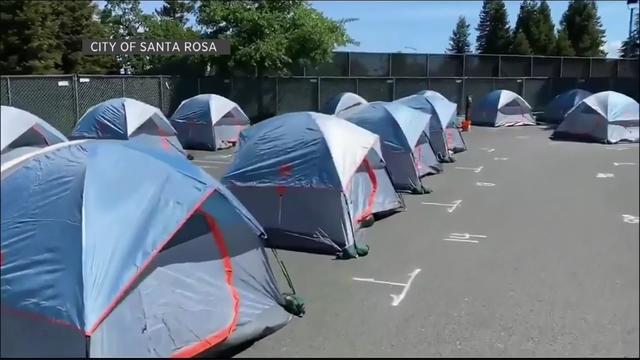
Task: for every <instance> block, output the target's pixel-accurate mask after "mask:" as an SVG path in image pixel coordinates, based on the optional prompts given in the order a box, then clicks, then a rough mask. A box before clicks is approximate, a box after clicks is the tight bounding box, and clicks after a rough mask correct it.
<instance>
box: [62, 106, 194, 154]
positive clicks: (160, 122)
mask: <svg viewBox="0 0 640 360" xmlns="http://www.w3.org/2000/svg"><path fill="white" fill-rule="evenodd" d="M69 139H72V140H76V139H118V140H134V141H137V142H143V143H145V144H147V145H148V146H152V147H161V148H164V149H165V150H167V151H173V152H178V153H180V154H185V151H184V149H183V148H182V145H181V144H180V141H178V137H177V133H176V130H175V129H174V128H173V126H171V123H169V120H167V118H166V117H165V116H164V114H163V113H162V111H161V110H160V109H158V108H157V107H155V106H151V105H149V104H145V103H143V102H142V101H138V100H135V99H130V98H116V99H110V100H107V101H103V102H101V103H99V104H97V105H94V106H92V107H91V108H89V110H87V111H86V112H85V113H84V115H82V117H81V118H80V119H79V120H78V123H77V124H76V127H75V128H74V129H73V131H72V132H71V135H70V136H69Z"/></svg>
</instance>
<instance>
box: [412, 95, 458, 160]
mask: <svg viewBox="0 0 640 360" xmlns="http://www.w3.org/2000/svg"><path fill="white" fill-rule="evenodd" d="M417 95H422V96H424V97H425V98H426V99H427V100H428V101H429V102H430V103H431V105H432V106H433V109H434V110H435V115H436V116H437V117H438V120H440V121H441V123H442V126H443V128H444V131H445V135H446V138H447V147H448V148H449V150H451V151H452V152H453V153H454V154H455V153H459V152H463V151H465V150H467V144H466V143H465V141H464V138H463V137H462V133H461V132H460V129H458V104H456V103H454V102H452V101H449V99H447V98H446V97H444V96H443V95H442V94H440V93H439V92H437V91H433V90H423V91H420V92H418V94H417ZM425 109H428V108H425ZM442 119H445V121H444V122H443V120H442ZM445 122H446V124H445Z"/></svg>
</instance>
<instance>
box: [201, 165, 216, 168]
mask: <svg viewBox="0 0 640 360" xmlns="http://www.w3.org/2000/svg"><path fill="white" fill-rule="evenodd" d="M199 166H200V167H201V168H205V169H217V168H218V167H217V166H213V165H199Z"/></svg>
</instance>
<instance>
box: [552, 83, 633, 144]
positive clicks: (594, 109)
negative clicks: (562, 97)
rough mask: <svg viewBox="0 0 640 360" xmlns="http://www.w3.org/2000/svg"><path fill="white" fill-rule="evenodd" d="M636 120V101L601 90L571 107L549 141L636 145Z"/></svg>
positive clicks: (613, 92)
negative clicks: (633, 143)
mask: <svg viewBox="0 0 640 360" xmlns="http://www.w3.org/2000/svg"><path fill="white" fill-rule="evenodd" d="M638 119H639V116H638V102H637V101H635V100H634V99H632V98H630V97H628V96H626V95H623V94H620V93H617V92H615V91H603V92H599V93H597V94H593V95H591V96H589V97H587V98H586V99H584V100H582V101H581V102H580V103H578V104H577V105H576V106H574V107H573V108H572V109H571V110H570V111H569V112H568V113H567V115H566V116H565V119H564V120H563V121H562V122H561V123H560V125H558V127H557V128H556V130H555V131H554V132H553V134H552V138H553V139H572V140H585V141H594V142H602V143H606V144H615V143H620V142H638V138H639V133H638Z"/></svg>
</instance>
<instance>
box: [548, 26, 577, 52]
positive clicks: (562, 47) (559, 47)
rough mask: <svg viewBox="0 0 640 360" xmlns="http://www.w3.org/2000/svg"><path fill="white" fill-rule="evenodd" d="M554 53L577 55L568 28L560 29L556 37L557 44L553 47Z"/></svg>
mask: <svg viewBox="0 0 640 360" xmlns="http://www.w3.org/2000/svg"><path fill="white" fill-rule="evenodd" d="M553 54H554V55H557V56H575V54H576V52H575V51H574V50H573V46H572V45H571V41H569V36H568V35H567V30H565V29H560V30H559V31H558V37H557V38H556V44H555V46H554V47H553Z"/></svg>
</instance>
